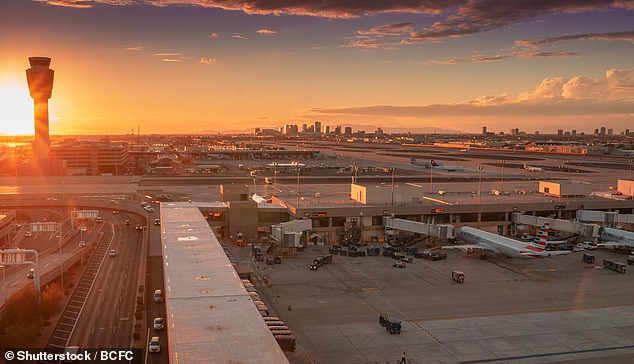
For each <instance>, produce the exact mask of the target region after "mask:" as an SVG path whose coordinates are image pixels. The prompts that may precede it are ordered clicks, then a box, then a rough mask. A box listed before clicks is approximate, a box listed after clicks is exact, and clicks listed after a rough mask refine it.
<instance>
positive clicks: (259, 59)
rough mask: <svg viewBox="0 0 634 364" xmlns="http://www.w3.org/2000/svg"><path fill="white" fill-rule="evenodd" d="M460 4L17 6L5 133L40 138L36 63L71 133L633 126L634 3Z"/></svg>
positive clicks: (59, 119) (14, 1)
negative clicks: (31, 81) (29, 73)
mask: <svg viewBox="0 0 634 364" xmlns="http://www.w3.org/2000/svg"><path fill="white" fill-rule="evenodd" d="M445 3H446V2H442V1H431V2H430V1H401V2H397V3H391V2H386V3H385V4H374V3H371V4H370V5H368V4H365V3H364V2H361V3H357V2H354V1H343V2H335V3H323V2H312V1H302V2H295V3H290V5H288V4H287V5H283V4H282V5H280V3H278V2H269V1H259V2H256V3H252V2H243V1H231V2H225V1H204V2H203V1H194V0H192V1H183V0H180V1H170V0H161V1H143V0H142V1H126V0H118V1H112V0H95V1H80V0H55V1H30V0H29V1H19V0H8V1H4V2H3V3H2V4H1V5H0V12H2V13H3V14H5V15H8V16H5V17H4V18H6V19H3V21H2V23H0V49H1V51H2V54H3V57H2V58H1V60H0V118H1V123H0V135H1V134H5V135H6V134H9V135H11V134H31V133H33V104H32V100H30V98H29V96H28V88H27V86H26V78H25V73H24V71H25V70H26V69H27V68H28V60H27V58H28V57H30V56H46V57H51V58H52V63H51V68H53V69H55V70H56V76H55V77H56V83H55V86H54V88H53V96H52V98H51V99H50V110H51V115H50V120H51V121H50V127H51V134H57V135H60V134H126V133H129V132H130V131H131V130H135V131H136V130H137V127H138V126H140V128H141V130H142V131H143V132H146V133H194V132H204V131H212V130H213V131H224V130H245V129H253V128H255V127H271V126H281V125H284V124H299V125H302V124H304V123H311V122H314V121H315V120H319V121H321V122H322V123H323V125H343V126H348V125H349V126H356V125H360V126H367V125H373V126H375V127H381V128H383V129H386V130H389V128H439V129H451V130H458V131H462V132H470V133H478V132H479V131H480V130H481V128H482V126H484V125H486V126H488V128H489V130H499V131H505V132H507V131H508V130H509V128H510V127H519V128H520V129H522V130H524V131H526V132H528V133H532V132H533V131H535V130H540V131H544V132H547V133H553V134H554V133H556V132H557V130H559V129H564V130H571V129H575V130H577V131H579V132H581V131H585V132H586V133H591V132H592V131H593V130H594V129H595V128H597V127H601V126H606V127H608V128H610V129H614V130H615V131H620V130H624V129H626V128H629V125H631V124H632V121H634V106H633V105H634V103H633V101H634V71H633V69H634V65H633V64H632V62H631V59H634V58H633V57H632V56H634V47H633V44H634V28H633V27H632V26H631V24H633V23H634V22H633V20H634V12H633V11H632V10H634V2H632V1H592V2H581V1H549V2H543V3H542V2H536V3H531V4H530V5H518V4H513V5H512V6H509V4H510V3H508V2H502V1H487V2H484V1H478V0H469V1H456V2H453V3H452V4H453V5H452V6H451V7H447V6H446V5H445ZM528 125H530V127H529V126H528ZM366 129H367V128H366ZM366 131H367V132H371V131H373V130H366Z"/></svg>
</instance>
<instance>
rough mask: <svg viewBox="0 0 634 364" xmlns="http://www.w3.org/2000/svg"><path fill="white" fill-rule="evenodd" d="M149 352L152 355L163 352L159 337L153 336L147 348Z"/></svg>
mask: <svg viewBox="0 0 634 364" xmlns="http://www.w3.org/2000/svg"><path fill="white" fill-rule="evenodd" d="M147 350H148V351H149V352H150V353H158V352H160V351H161V343H160V342H159V337H158V336H152V338H151V339H150V343H149V344H148V346H147Z"/></svg>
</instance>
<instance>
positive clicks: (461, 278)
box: [451, 270, 464, 283]
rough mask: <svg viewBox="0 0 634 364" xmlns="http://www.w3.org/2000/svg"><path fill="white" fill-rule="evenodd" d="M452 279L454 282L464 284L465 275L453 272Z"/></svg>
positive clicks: (457, 271) (456, 271)
mask: <svg viewBox="0 0 634 364" xmlns="http://www.w3.org/2000/svg"><path fill="white" fill-rule="evenodd" d="M451 279H453V280H454V282H458V283H464V273H463V272H461V271H459V270H454V271H453V272H451Z"/></svg>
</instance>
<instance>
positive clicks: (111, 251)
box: [110, 249, 117, 257]
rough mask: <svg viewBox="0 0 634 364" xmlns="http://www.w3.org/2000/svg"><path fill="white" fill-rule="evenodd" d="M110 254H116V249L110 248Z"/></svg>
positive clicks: (114, 255)
mask: <svg viewBox="0 0 634 364" xmlns="http://www.w3.org/2000/svg"><path fill="white" fill-rule="evenodd" d="M110 256H111V257H116V256H117V251H116V250H114V249H110Z"/></svg>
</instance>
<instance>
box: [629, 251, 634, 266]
mask: <svg viewBox="0 0 634 364" xmlns="http://www.w3.org/2000/svg"><path fill="white" fill-rule="evenodd" d="M627 264H634V252H632V253H630V255H628V256H627Z"/></svg>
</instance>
